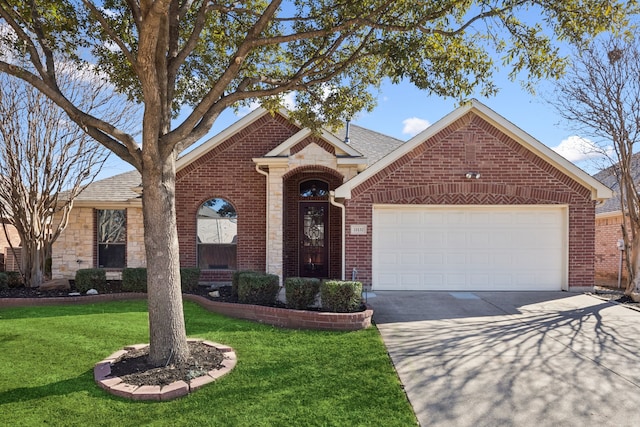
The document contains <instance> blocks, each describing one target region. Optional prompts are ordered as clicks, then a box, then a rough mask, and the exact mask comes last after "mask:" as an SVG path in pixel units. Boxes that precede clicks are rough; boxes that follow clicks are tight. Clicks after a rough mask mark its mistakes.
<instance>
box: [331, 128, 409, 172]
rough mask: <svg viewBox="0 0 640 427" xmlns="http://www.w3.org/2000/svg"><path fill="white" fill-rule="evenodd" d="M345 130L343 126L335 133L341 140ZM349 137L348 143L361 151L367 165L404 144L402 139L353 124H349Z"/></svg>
mask: <svg viewBox="0 0 640 427" xmlns="http://www.w3.org/2000/svg"><path fill="white" fill-rule="evenodd" d="M345 131H346V128H343V129H342V130H341V131H339V132H338V133H337V134H336V136H337V137H338V138H339V139H340V140H342V141H344V138H345ZM349 139H350V143H349V145H351V146H352V147H353V148H355V149H356V150H358V151H359V152H361V153H362V154H363V155H364V156H365V157H366V158H367V159H368V160H369V165H372V164H374V163H375V162H377V161H378V160H380V159H382V158H383V157H384V156H386V155H387V154H389V153H390V152H392V151H393V150H395V149H396V148H398V147H399V146H401V145H402V144H404V141H402V140H399V139H396V138H393V137H391V136H388V135H384V134H381V133H379V132H376V131H373V130H370V129H366V128H363V127H361V126H357V125H354V124H351V125H350V126H349Z"/></svg>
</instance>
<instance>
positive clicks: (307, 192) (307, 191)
mask: <svg viewBox="0 0 640 427" xmlns="http://www.w3.org/2000/svg"><path fill="white" fill-rule="evenodd" d="M328 195H329V183H327V182H324V181H320V180H319V179H309V180H307V181H302V182H301V183H300V197H327V196H328Z"/></svg>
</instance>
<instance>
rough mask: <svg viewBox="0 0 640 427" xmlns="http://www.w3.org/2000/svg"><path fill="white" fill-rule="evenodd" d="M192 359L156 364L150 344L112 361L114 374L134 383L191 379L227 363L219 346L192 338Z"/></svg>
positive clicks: (190, 347) (187, 380)
mask: <svg viewBox="0 0 640 427" xmlns="http://www.w3.org/2000/svg"><path fill="white" fill-rule="evenodd" d="M188 345H189V353H190V355H189V359H188V360H187V361H186V362H185V363H181V364H175V363H171V361H169V363H167V364H166V365H165V366H162V367H155V366H153V365H151V364H150V363H149V362H148V356H149V347H148V346H147V347H145V348H143V349H140V350H130V351H128V352H127V354H125V355H124V356H122V357H121V358H120V359H118V360H117V361H116V362H115V363H113V364H112V365H111V376H112V377H120V378H121V379H122V381H124V382H125V383H127V384H132V385H138V386H142V385H159V386H166V385H169V384H171V383H173V382H176V381H180V380H182V381H184V382H186V383H189V381H191V380H192V379H194V378H198V377H201V376H203V375H206V374H207V372H209V371H213V370H216V369H220V368H222V367H223V360H224V356H223V353H222V352H221V351H220V350H218V349H217V348H214V347H211V346H208V345H205V344H202V343H201V342H189V344H188Z"/></svg>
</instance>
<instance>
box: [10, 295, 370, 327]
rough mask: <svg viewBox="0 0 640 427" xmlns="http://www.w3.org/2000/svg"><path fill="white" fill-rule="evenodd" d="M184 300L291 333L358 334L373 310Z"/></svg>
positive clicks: (29, 302) (100, 298)
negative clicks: (306, 330) (352, 311)
mask: <svg viewBox="0 0 640 427" xmlns="http://www.w3.org/2000/svg"><path fill="white" fill-rule="evenodd" d="M146 298H147V294H145V293H120V294H100V295H90V296H79V297H52V298H0V308H2V307H32V306H43V305H63V304H89V303H96V302H108V301H124V300H130V299H146ZM182 298H183V299H184V300H187V301H192V302H195V303H196V304H199V305H200V306H201V307H203V308H205V309H206V310H209V311H212V312H214V313H219V314H224V315H226V316H230V317H234V318H237V319H245V320H252V321H255V322H260V323H266V324H269V325H273V326H279V327H282V328H290V329H317V330H328V331H356V330H360V329H367V328H369V327H370V326H371V318H372V317H373V309H372V308H370V307H367V309H366V310H364V311H358V312H355V313H330V312H321V311H307V310H293V309H288V308H277V307H265V306H261V305H251V304H237V303H229V302H219V301H212V300H210V299H208V298H205V297H203V296H200V295H193V294H182Z"/></svg>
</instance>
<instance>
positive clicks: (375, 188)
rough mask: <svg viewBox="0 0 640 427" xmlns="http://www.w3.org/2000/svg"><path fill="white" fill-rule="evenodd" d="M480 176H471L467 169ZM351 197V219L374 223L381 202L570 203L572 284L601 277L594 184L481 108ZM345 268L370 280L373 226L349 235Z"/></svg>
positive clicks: (590, 283)
mask: <svg viewBox="0 0 640 427" xmlns="http://www.w3.org/2000/svg"><path fill="white" fill-rule="evenodd" d="M470 170H474V171H478V172H480V173H481V178H480V179H478V180H473V181H470V180H469V179H466V178H465V174H466V172H468V171H470ZM351 195H352V198H351V199H349V200H346V202H345V205H346V227H347V229H349V227H350V225H351V224H366V225H367V226H368V229H369V230H371V229H372V211H373V205H374V204H437V205H469V204H478V205H531V204H563V205H568V206H569V224H568V228H569V236H568V237H569V240H568V241H569V256H568V262H569V266H568V267H569V268H568V269H569V277H568V284H569V287H570V288H571V287H591V286H593V284H594V262H593V258H594V257H593V254H594V237H595V223H594V216H595V214H594V202H593V201H592V200H591V192H590V190H589V189H587V188H585V187H584V186H583V185H582V184H580V183H578V182H576V181H575V180H573V179H572V178H570V177H569V176H567V175H566V174H564V173H563V172H561V171H560V170H559V169H557V168H556V167H554V166H553V165H551V164H549V163H547V162H546V161H545V160H543V159H542V158H540V157H538V156H537V155H536V154H534V153H533V152H531V151H529V150H527V149H526V148H525V147H523V146H522V145H520V144H519V143H518V142H516V141H514V140H513V139H511V138H509V137H508V136H507V135H505V134H504V133H502V132H501V131H499V130H498V129H496V128H495V127H493V126H492V125H491V124H489V123H488V122H486V121H484V120H483V119H481V118H480V117H479V116H477V115H475V114H473V113H468V114H466V115H464V116H463V117H462V118H460V119H459V120H457V121H456V122H454V123H452V124H451V125H449V126H448V127H446V128H445V129H443V130H441V131H440V132H438V133H437V134H435V135H433V136H432V137H431V138H430V139H428V140H427V141H425V142H424V143H422V144H420V145H419V146H417V147H416V148H415V149H413V150H412V151H411V152H409V153H408V154H406V155H404V156H403V157H401V158H399V159H398V160H396V161H395V162H393V163H392V164H390V165H389V166H387V167H386V168H385V169H383V170H382V171H380V172H378V173H377V174H375V175H373V176H372V177H370V178H369V179H368V180H366V181H364V182H363V183H361V184H360V185H358V186H356V187H355V188H353V189H352V191H351ZM346 240H347V242H346V265H345V267H346V271H347V272H350V271H352V269H353V268H356V269H357V271H358V280H360V281H362V282H363V283H365V284H371V278H372V275H371V274H372V270H371V258H372V252H371V251H372V233H367V234H366V235H356V236H351V235H350V236H347V239H346Z"/></svg>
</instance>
